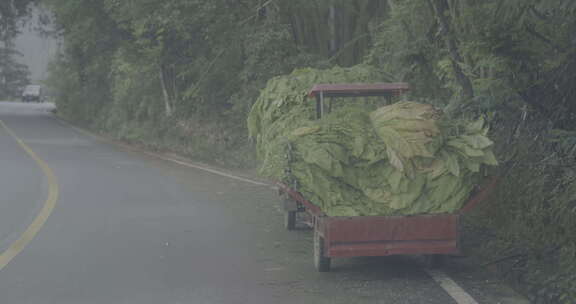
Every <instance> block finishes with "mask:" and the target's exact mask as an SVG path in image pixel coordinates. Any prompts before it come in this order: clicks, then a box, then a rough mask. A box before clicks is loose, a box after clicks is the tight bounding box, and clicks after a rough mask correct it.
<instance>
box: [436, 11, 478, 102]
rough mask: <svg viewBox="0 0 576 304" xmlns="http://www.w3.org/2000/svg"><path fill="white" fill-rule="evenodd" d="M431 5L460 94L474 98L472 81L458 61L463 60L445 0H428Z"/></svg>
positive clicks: (468, 98)
mask: <svg viewBox="0 0 576 304" xmlns="http://www.w3.org/2000/svg"><path fill="white" fill-rule="evenodd" d="M429 2H430V4H431V7H432V8H433V10H434V14H435V15H436V18H437V20H438V23H439V24H440V34H441V35H442V37H443V38H444V41H445V43H446V47H447V48H448V52H449V54H450V59H451V61H452V68H453V69H454V74H455V75H456V81H457V82H458V84H459V85H460V86H461V87H462V95H463V97H464V98H465V99H467V100H471V99H472V98H474V88H473V87H472V82H471V81H470V78H468V76H466V74H465V73H464V71H463V70H462V67H461V66H460V63H462V62H463V60H462V56H461V55H460V51H459V50H458V45H457V43H456V39H455V38H454V32H453V31H452V28H451V25H452V24H451V16H450V11H449V7H448V3H447V2H446V0H429Z"/></svg>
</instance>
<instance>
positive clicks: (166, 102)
mask: <svg viewBox="0 0 576 304" xmlns="http://www.w3.org/2000/svg"><path fill="white" fill-rule="evenodd" d="M160 85H161V86H162V95H163V96H164V114H165V115H166V117H170V116H172V114H173V109H172V103H171V102H170V94H168V87H167V85H166V77H165V75H164V68H163V67H162V66H161V67H160Z"/></svg>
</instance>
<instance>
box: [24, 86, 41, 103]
mask: <svg viewBox="0 0 576 304" xmlns="http://www.w3.org/2000/svg"><path fill="white" fill-rule="evenodd" d="M22 101H23V102H42V87H41V86H39V85H27V86H26V87H25V88H24V91H23V92H22Z"/></svg>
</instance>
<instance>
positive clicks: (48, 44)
mask: <svg viewBox="0 0 576 304" xmlns="http://www.w3.org/2000/svg"><path fill="white" fill-rule="evenodd" d="M37 16H38V11H36V12H35V14H34V17H33V18H32V20H31V21H30V22H28V23H27V24H26V25H25V26H23V27H22V28H21V32H22V33H21V34H20V35H19V36H18V37H17V38H16V41H15V44H16V49H17V50H18V51H19V52H20V53H22V55H23V56H22V57H18V58H17V60H18V61H19V62H20V63H23V64H25V65H27V66H28V68H29V70H30V73H31V74H30V80H31V82H32V83H40V82H42V81H43V80H44V79H46V77H47V76H48V75H47V66H48V63H49V62H50V59H51V58H54V55H55V54H56V52H57V50H58V43H57V42H56V40H55V39H53V38H50V37H45V36H43V35H41V34H40V33H39V32H38V31H37V30H36V29H37V27H38V17H37Z"/></svg>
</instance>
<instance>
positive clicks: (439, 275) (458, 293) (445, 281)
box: [424, 269, 478, 304]
mask: <svg viewBox="0 0 576 304" xmlns="http://www.w3.org/2000/svg"><path fill="white" fill-rule="evenodd" d="M424 271H426V273H427V274H428V275H429V276H430V277H431V278H432V279H433V280H434V281H435V282H436V283H438V285H440V287H442V289H444V290H445V291H446V292H447V293H448V294H449V295H450V296H451V297H452V298H453V299H454V301H456V303H458V304H478V302H476V300H474V298H472V296H471V295H469V294H468V293H467V292H466V291H465V290H464V289H462V287H460V286H459V285H458V284H457V283H456V282H454V280H452V279H451V278H450V277H449V276H448V275H447V274H446V273H444V272H442V271H439V270H434V269H424Z"/></svg>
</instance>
